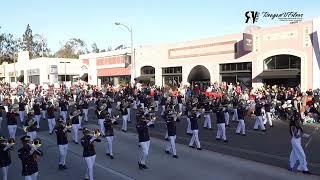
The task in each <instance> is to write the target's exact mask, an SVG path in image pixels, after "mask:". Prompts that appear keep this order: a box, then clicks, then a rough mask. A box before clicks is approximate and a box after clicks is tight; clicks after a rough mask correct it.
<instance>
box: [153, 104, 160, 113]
mask: <svg viewBox="0 0 320 180" xmlns="http://www.w3.org/2000/svg"><path fill="white" fill-rule="evenodd" d="M154 102H155V103H156V107H155V109H154V110H155V111H156V112H157V111H158V110H159V101H154Z"/></svg>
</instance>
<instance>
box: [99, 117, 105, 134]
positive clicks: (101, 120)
mask: <svg viewBox="0 0 320 180" xmlns="http://www.w3.org/2000/svg"><path fill="white" fill-rule="evenodd" d="M103 122H104V119H98V123H99V127H100V133H101V135H103V136H104V135H105V128H104V124H103Z"/></svg>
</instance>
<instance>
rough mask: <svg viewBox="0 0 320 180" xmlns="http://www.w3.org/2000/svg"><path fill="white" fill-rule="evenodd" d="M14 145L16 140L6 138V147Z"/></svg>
mask: <svg viewBox="0 0 320 180" xmlns="http://www.w3.org/2000/svg"><path fill="white" fill-rule="evenodd" d="M15 143H16V140H14V139H13V138H8V140H7V145H9V146H13V145H14V144H15Z"/></svg>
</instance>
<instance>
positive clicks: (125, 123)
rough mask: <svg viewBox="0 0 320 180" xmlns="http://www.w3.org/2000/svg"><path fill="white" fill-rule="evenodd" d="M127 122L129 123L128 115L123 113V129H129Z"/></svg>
mask: <svg viewBox="0 0 320 180" xmlns="http://www.w3.org/2000/svg"><path fill="white" fill-rule="evenodd" d="M127 124H128V115H122V128H121V129H122V130H124V131H126V130H127Z"/></svg>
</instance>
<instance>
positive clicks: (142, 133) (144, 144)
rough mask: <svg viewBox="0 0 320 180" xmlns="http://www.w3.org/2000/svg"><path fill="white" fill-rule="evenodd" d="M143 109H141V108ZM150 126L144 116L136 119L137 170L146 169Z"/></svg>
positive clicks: (149, 122)
mask: <svg viewBox="0 0 320 180" xmlns="http://www.w3.org/2000/svg"><path fill="white" fill-rule="evenodd" d="M142 108H143V107H142ZM150 124H152V122H151V121H147V120H146V118H145V116H144V115H142V116H141V117H140V118H139V119H137V125H136V129H137V132H138V137H139V147H140V158H139V161H138V166H139V169H148V167H147V166H146V161H147V157H148V154H149V147H150V135H149V129H148V126H149V125H150Z"/></svg>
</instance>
